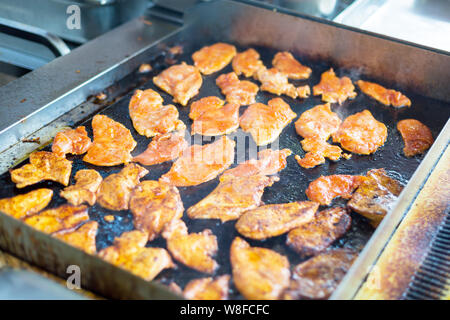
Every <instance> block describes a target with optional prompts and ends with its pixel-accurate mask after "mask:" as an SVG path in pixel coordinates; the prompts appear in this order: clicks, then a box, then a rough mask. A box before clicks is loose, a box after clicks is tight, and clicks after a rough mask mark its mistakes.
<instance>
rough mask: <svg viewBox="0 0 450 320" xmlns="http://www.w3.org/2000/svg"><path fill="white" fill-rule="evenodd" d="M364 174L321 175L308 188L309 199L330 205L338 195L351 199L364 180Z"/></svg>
mask: <svg viewBox="0 0 450 320" xmlns="http://www.w3.org/2000/svg"><path fill="white" fill-rule="evenodd" d="M364 179H365V177H363V176H351V175H345V174H337V175H331V176H321V177H320V178H317V179H316V180H314V181H313V182H311V183H310V184H309V186H308V188H307V189H306V195H307V196H308V198H309V200H311V201H315V202H318V203H320V204H321V205H330V204H331V201H333V199H334V198H336V197H341V198H344V199H350V198H351V196H352V193H353V191H355V189H356V188H358V186H359V185H360V184H361V182H363V181H364Z"/></svg>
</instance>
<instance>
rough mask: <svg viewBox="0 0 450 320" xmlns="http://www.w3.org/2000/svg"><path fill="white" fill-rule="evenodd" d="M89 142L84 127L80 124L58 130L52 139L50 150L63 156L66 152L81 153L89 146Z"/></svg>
mask: <svg viewBox="0 0 450 320" xmlns="http://www.w3.org/2000/svg"><path fill="white" fill-rule="evenodd" d="M91 143H92V142H91V139H90V138H89V137H88V135H87V132H86V128H85V127H84V126H80V127H78V128H76V129H68V130H63V131H61V132H58V133H57V134H56V136H55V139H53V144H52V152H53V153H55V154H57V155H58V156H60V157H65V156H66V153H71V154H83V153H85V152H86V151H87V150H88V149H89V148H90V146H91Z"/></svg>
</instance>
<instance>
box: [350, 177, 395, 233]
mask: <svg viewBox="0 0 450 320" xmlns="http://www.w3.org/2000/svg"><path fill="white" fill-rule="evenodd" d="M402 189H403V187H402V185H401V184H400V183H399V182H398V181H397V180H395V179H392V178H390V177H389V176H388V175H387V174H386V171H385V170H384V169H373V170H370V171H368V172H367V178H366V179H365V180H364V181H363V182H362V183H361V184H360V185H359V187H358V189H356V191H355V192H354V193H353V195H352V198H351V200H350V201H349V202H348V203H347V206H348V207H349V208H350V209H352V210H353V211H355V212H357V213H359V214H361V215H363V216H364V217H366V218H368V219H369V220H371V222H372V224H373V225H375V226H377V225H378V224H379V223H380V222H381V220H382V219H383V218H384V216H385V215H386V214H387V213H388V212H389V211H390V210H391V209H392V207H393V205H394V204H395V202H396V200H397V197H398V196H399V195H400V192H402Z"/></svg>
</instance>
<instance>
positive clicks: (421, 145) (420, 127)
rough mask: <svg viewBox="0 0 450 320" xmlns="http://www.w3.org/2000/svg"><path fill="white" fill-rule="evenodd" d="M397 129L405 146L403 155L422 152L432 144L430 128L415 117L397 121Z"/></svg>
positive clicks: (413, 154) (408, 155)
mask: <svg viewBox="0 0 450 320" xmlns="http://www.w3.org/2000/svg"><path fill="white" fill-rule="evenodd" d="M397 130H398V131H400V133H401V135H402V137H403V142H404V143H405V147H404V148H403V152H404V153H405V156H407V157H412V156H415V155H417V154H421V153H424V152H425V150H427V149H428V148H429V147H431V145H432V144H433V142H434V140H433V135H432V134H431V130H430V129H429V128H428V127H427V126H426V125H424V124H423V123H422V122H420V121H418V120H415V119H405V120H401V121H399V122H398V123H397Z"/></svg>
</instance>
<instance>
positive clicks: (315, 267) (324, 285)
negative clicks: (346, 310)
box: [283, 249, 356, 299]
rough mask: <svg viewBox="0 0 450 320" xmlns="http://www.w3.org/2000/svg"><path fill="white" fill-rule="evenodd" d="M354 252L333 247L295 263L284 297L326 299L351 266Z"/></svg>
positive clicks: (354, 256) (354, 255)
mask: <svg viewBox="0 0 450 320" xmlns="http://www.w3.org/2000/svg"><path fill="white" fill-rule="evenodd" d="M355 258H356V253H355V252H353V251H350V250H348V249H334V250H329V251H327V252H324V253H322V254H320V255H318V256H315V257H313V258H311V259H309V260H307V261H305V262H303V263H300V264H299V265H297V266H296V267H295V268H294V270H293V274H292V280H291V283H290V285H289V288H288V289H287V290H286V291H285V292H284V295H283V297H284V298H285V299H327V298H329V297H330V296H331V294H332V293H333V291H334V290H336V288H337V286H338V285H339V283H340V282H341V280H342V278H344V276H345V274H346V273H347V271H348V269H350V267H351V266H352V263H353V261H354V259H355Z"/></svg>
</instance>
